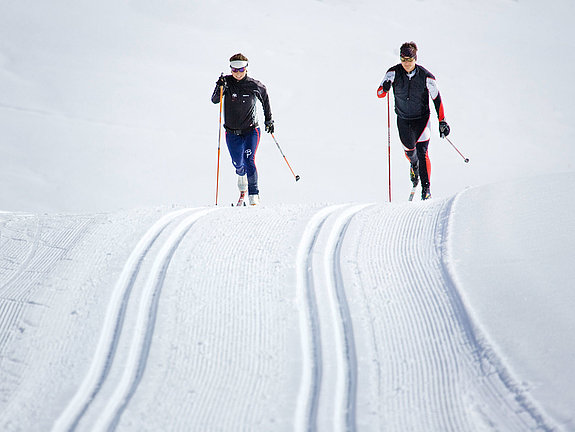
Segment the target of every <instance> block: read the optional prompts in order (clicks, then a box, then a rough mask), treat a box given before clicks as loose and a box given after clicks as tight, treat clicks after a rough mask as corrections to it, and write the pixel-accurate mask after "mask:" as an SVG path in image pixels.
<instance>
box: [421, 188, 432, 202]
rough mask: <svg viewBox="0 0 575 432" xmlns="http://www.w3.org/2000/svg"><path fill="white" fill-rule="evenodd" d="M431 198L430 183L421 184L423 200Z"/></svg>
mask: <svg viewBox="0 0 575 432" xmlns="http://www.w3.org/2000/svg"><path fill="white" fill-rule="evenodd" d="M429 198H431V190H430V189H429V185H427V186H425V185H422V186H421V199H422V200H423V201H425V200H428V199H429Z"/></svg>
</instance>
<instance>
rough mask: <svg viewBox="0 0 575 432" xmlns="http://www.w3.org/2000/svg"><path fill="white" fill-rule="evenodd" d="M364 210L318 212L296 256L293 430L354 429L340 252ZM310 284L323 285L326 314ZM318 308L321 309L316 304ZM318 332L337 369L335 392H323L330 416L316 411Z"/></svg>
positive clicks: (351, 352) (352, 355) (350, 343)
mask: <svg viewBox="0 0 575 432" xmlns="http://www.w3.org/2000/svg"><path fill="white" fill-rule="evenodd" d="M367 206H369V204H361V205H355V206H351V205H343V206H342V205H338V206H331V207H327V208H324V209H322V210H320V211H319V212H317V213H316V214H315V215H314V216H313V217H312V218H311V219H310V221H309V222H308V224H307V226H306V228H305V231H304V233H303V235H302V239H301V240H300V244H299V247H298V252H297V255H296V263H297V264H296V268H297V270H296V272H297V274H296V278H297V287H298V293H299V295H298V298H299V300H300V303H301V304H302V306H301V308H300V310H301V312H300V332H301V341H302V351H303V354H304V358H303V366H302V367H303V371H302V378H301V384H300V391H299V396H298V404H297V408H296V414H295V426H296V430H302V431H303V430H306V431H315V430H317V429H318V421H320V420H321V421H323V422H324V423H325V422H327V423H329V422H330V421H333V424H334V430H348V431H349V430H355V427H356V425H355V404H356V392H357V360H356V352H355V343H354V335H353V325H352V320H351V314H350V312H349V307H348V304H347V299H346V295H345V291H344V287H343V277H342V275H341V265H340V252H341V247H342V243H343V239H344V236H345V232H346V230H347V227H348V225H349V223H350V221H351V218H352V217H353V215H355V214H356V213H357V212H359V211H360V210H362V209H364V208H365V207H367ZM342 208H343V210H342ZM338 210H340V211H341V212H340V214H339V215H338V216H337V218H336V220H335V222H334V223H333V226H332V227H331V228H330V230H329V232H328V234H327V235H328V239H327V243H326V246H324V248H323V249H319V248H318V244H317V240H318V238H319V237H320V234H321V233H322V231H323V230H324V225H325V223H326V221H327V220H328V218H330V216H331V215H333V214H334V213H336V212H337V211H338ZM317 249H319V250H317ZM316 252H317V253H319V254H321V255H322V258H323V259H322V260H321V267H322V268H321V270H322V271H321V272H319V273H320V276H318V275H317V274H316V273H315V272H314V263H313V261H314V260H313V255H314V253H316ZM316 279H318V282H319V283H324V284H325V285H326V291H327V297H328V302H327V303H328V304H329V306H328V308H329V311H323V313H320V306H319V304H318V302H317V298H316V293H315V292H316V286H317V283H316ZM321 308H326V306H325V305H322V306H321ZM320 315H323V316H324V317H325V316H326V315H330V316H331V320H330V322H329V323H323V322H322V320H321V319H320ZM328 327H329V329H328ZM330 330H331V331H330ZM322 333H323V334H330V335H331V336H330V337H331V338H333V340H332V341H331V342H332V343H333V345H334V346H335V348H336V352H337V358H336V363H337V365H336V368H335V372H332V373H333V375H332V376H331V377H330V378H332V379H334V380H335V382H336V392H335V394H333V395H327V392H325V391H324V392H323V394H325V396H324V397H325V398H328V397H329V398H331V397H332V398H333V401H331V403H328V404H327V406H332V407H333V412H322V411H321V409H320V397H321V395H322V381H323V379H324V377H323V375H324V372H325V368H324V364H323V363H324V355H323V346H322V345H323V342H322Z"/></svg>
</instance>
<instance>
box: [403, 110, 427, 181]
mask: <svg viewBox="0 0 575 432" xmlns="http://www.w3.org/2000/svg"><path fill="white" fill-rule="evenodd" d="M397 130H398V131H399V139H400V140H401V143H402V144H403V148H404V151H405V156H406V157H407V159H409V162H410V163H411V167H412V168H413V171H414V172H415V173H419V178H420V180H421V185H422V186H424V187H429V185H430V178H431V163H430V162H429V155H428V154H427V147H428V146H429V138H430V136H431V131H430V129H429V116H427V117H423V118H420V119H415V120H406V119H402V118H400V117H398V118H397Z"/></svg>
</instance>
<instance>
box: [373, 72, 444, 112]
mask: <svg viewBox="0 0 575 432" xmlns="http://www.w3.org/2000/svg"><path fill="white" fill-rule="evenodd" d="M392 86H393V95H394V99H395V113H396V114H397V116H398V117H399V118H402V119H404V120H416V119H420V118H424V117H429V115H430V110H429V95H430V94H431V98H432V99H433V104H434V105H435V110H436V111H437V117H438V118H439V120H440V121H441V120H444V118H445V115H444V113H443V104H442V102H441V95H440V94H439V90H438V88H437V84H436V82H435V77H434V76H433V75H432V74H431V72H429V71H428V70H427V69H425V68H424V67H423V66H420V65H418V64H416V65H415V69H414V71H413V72H412V73H411V74H409V75H408V73H407V72H406V71H405V69H404V68H403V66H401V64H397V65H395V66H392V67H391V68H389V70H388V71H387V73H386V74H385V77H384V78H383V81H382V82H381V85H380V86H379V89H378V93H377V94H378V96H379V97H385V96H386V94H387V93H388V92H389V90H390V88H391V87H392Z"/></svg>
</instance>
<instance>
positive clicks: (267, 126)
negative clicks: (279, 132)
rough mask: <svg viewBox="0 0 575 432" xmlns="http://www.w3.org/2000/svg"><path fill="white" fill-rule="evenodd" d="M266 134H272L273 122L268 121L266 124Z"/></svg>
mask: <svg viewBox="0 0 575 432" xmlns="http://www.w3.org/2000/svg"><path fill="white" fill-rule="evenodd" d="M266 132H267V133H271V134H272V133H274V121H273V120H268V121H267V122H266Z"/></svg>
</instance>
